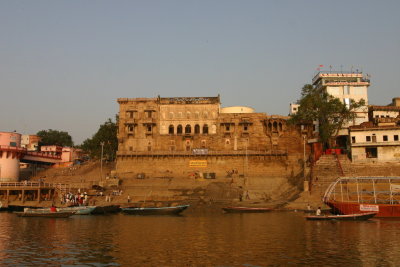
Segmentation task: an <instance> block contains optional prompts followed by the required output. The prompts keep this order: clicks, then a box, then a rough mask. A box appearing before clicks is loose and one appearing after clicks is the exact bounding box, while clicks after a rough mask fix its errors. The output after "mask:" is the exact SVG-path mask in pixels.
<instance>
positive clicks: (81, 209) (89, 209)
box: [57, 206, 96, 215]
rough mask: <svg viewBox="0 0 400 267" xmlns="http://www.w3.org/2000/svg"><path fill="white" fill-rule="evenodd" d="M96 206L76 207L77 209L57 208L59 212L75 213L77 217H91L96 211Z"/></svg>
mask: <svg viewBox="0 0 400 267" xmlns="http://www.w3.org/2000/svg"><path fill="white" fill-rule="evenodd" d="M95 208H96V206H76V207H66V208H57V210H58V211H74V212H75V215H89V214H91V213H92V211H94V209H95Z"/></svg>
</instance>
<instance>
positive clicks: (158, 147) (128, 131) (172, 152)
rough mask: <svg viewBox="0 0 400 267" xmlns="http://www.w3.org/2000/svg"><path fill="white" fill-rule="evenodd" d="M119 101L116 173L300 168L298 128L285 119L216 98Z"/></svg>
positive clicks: (216, 173) (276, 172)
mask: <svg viewBox="0 0 400 267" xmlns="http://www.w3.org/2000/svg"><path fill="white" fill-rule="evenodd" d="M118 103H119V104H120V111H119V133H118V140H119V146H118V153H117V166H116V171H117V173H118V175H119V176H121V177H138V176H141V175H143V174H144V175H145V176H150V177H188V176H200V177H202V176H203V177H205V178H209V177H217V178H219V177H226V176H228V177H231V176H237V177H240V176H268V175H269V176H286V175H296V174H297V173H298V172H299V166H297V165H301V164H298V159H300V158H301V159H302V158H303V149H304V147H303V140H302V136H301V134H300V131H299V130H298V129H296V128H294V127H292V126H289V125H288V124H287V117H283V116H268V115H267V114H265V113H255V112H254V111H253V110H252V109H251V108H247V107H232V108H223V109H221V107H220V97H219V96H217V97H177V98H162V97H157V98H132V99H127V98H120V99H118ZM289 155H290V156H289ZM293 166H294V167H293Z"/></svg>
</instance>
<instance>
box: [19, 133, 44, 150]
mask: <svg viewBox="0 0 400 267" xmlns="http://www.w3.org/2000/svg"><path fill="white" fill-rule="evenodd" d="M39 142H40V137H39V136H37V135H27V134H24V135H22V136H21V147H24V148H26V150H27V151H38V149H39Z"/></svg>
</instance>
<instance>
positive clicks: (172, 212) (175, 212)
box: [122, 205, 189, 215]
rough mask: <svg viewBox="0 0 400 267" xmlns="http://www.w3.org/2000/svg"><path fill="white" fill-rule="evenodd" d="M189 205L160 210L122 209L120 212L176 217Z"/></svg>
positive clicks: (161, 208)
mask: <svg viewBox="0 0 400 267" xmlns="http://www.w3.org/2000/svg"><path fill="white" fill-rule="evenodd" d="M188 207H189V205H181V206H175V207H160V208H156V207H154V208H137V207H130V208H122V212H123V213H124V214H128V215H178V214H180V213H181V212H183V211H184V210H186V209H187V208H188Z"/></svg>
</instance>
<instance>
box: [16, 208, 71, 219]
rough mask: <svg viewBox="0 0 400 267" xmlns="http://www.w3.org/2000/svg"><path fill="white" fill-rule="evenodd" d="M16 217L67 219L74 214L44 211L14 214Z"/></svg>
mask: <svg viewBox="0 0 400 267" xmlns="http://www.w3.org/2000/svg"><path fill="white" fill-rule="evenodd" d="M14 213H15V214H16V215H17V216H18V217H44V218H68V217H70V216H72V215H74V214H75V212H73V211H45V210H37V211H35V210H30V211H16V212H14Z"/></svg>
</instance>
